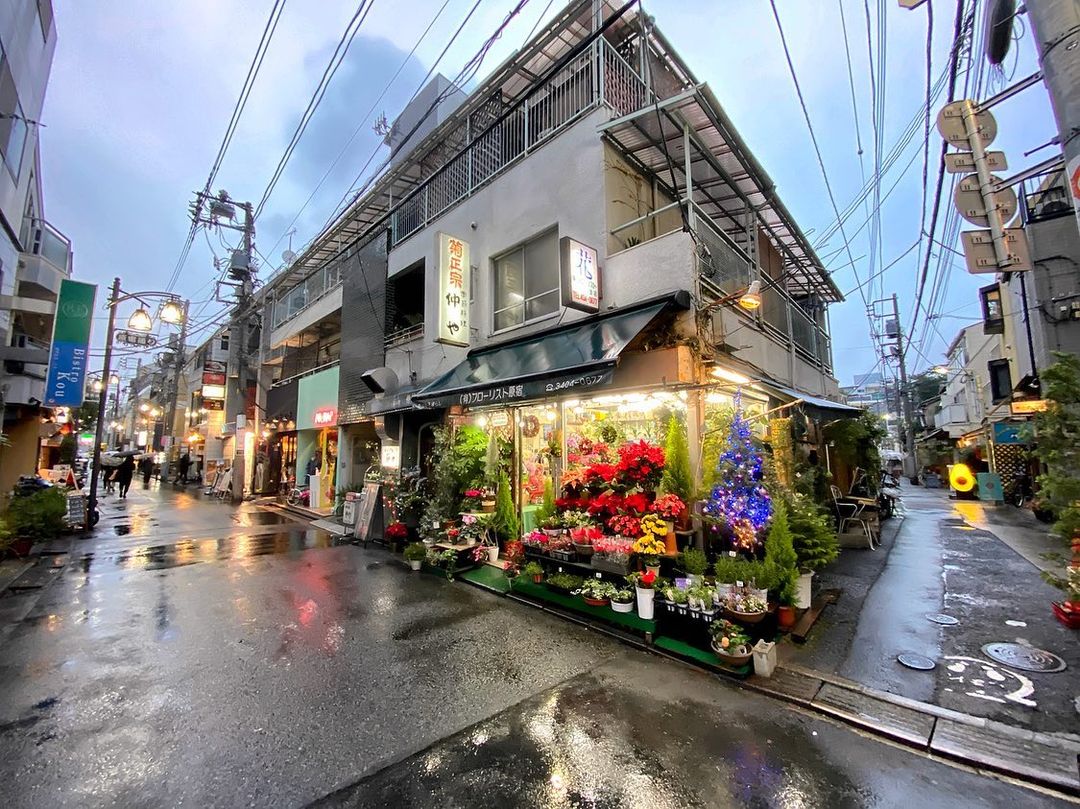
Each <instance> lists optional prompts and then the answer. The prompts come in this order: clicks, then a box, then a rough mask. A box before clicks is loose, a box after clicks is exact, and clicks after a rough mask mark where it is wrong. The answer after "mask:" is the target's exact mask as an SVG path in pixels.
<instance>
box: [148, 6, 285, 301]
mask: <svg viewBox="0 0 1080 809" xmlns="http://www.w3.org/2000/svg"><path fill="white" fill-rule="evenodd" d="M284 7H285V0H274V5H273V7H272V8H271V9H270V16H269V17H268V18H267V20H266V24H265V25H264V26H263V32H262V36H261V37H259V44H258V45H257V46H256V48H255V55H254V56H253V57H252V60H251V64H250V65H249V66H248V72H247V75H246V76H245V77H244V83H243V85H242V86H241V88H240V95H239V96H238V97H237V99H236V104H235V105H234V106H233V111H232V115H231V116H230V117H229V123H228V126H226V127H225V135H224V136H223V137H222V139H221V145H220V146H219V147H218V151H217V155H216V156H215V158H214V163H213V165H212V166H211V167H210V174H209V175H208V176H207V178H206V183H205V184H204V185H203V194H209V193H210V188H211V186H212V185H213V184H214V180H215V179H217V175H218V171H219V170H220V169H221V163H222V161H223V160H224V159H225V154H226V153H227V152H228V150H229V146H230V145H231V144H232V139H233V135H235V134H236V128H237V126H238V125H239V123H240V117H241V116H242V115H243V114H244V108H245V107H246V106H247V102H248V98H249V97H250V95H251V89H252V87H254V86H255V79H256V78H257V77H258V75H259V70H260V69H261V68H262V63H263V59H264V58H265V57H266V51H267V49H268V48H269V47H270V41H271V40H272V39H273V38H274V32H275V31H277V25H278V21H279V20H280V19H281V12H282V10H283V9H284ZM196 205H197V206H198V205H201V198H200V200H199V201H198V202H196ZM198 228H199V223H198V215H197V213H196V215H194V216H192V222H191V227H190V228H189V229H188V235H187V238H186V239H185V241H184V247H183V248H182V249H181V251H180V258H179V259H177V262H176V266H175V267H174V268H173V271H172V274H171V275H170V276H169V282H168V284H166V286H165V290H166V291H172V288H173V287H174V286H175V285H176V282H177V280H179V278H180V273H181V272H183V269H184V263H185V262H186V261H187V257H188V254H189V253H190V252H191V245H192V242H193V241H194V240H195V231H196V230H198Z"/></svg>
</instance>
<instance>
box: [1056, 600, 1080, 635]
mask: <svg viewBox="0 0 1080 809" xmlns="http://www.w3.org/2000/svg"><path fill="white" fill-rule="evenodd" d="M1050 606H1051V607H1052V608H1053V610H1054V617H1055V618H1057V619H1058V620H1059V621H1061V623H1063V624H1065V626H1067V627H1069V629H1080V603H1077V602H1075V601H1060V602H1059V601H1053V602H1051V604H1050Z"/></svg>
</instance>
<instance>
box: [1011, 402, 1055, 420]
mask: <svg viewBox="0 0 1080 809" xmlns="http://www.w3.org/2000/svg"><path fill="white" fill-rule="evenodd" d="M1046 406H1047V402H1046V399H1019V400H1018V401H1014V402H1011V403H1010V404H1009V410H1010V411H1011V412H1012V414H1013V415H1014V416H1027V415H1030V414H1031V413H1042V412H1044V411H1045V410H1046Z"/></svg>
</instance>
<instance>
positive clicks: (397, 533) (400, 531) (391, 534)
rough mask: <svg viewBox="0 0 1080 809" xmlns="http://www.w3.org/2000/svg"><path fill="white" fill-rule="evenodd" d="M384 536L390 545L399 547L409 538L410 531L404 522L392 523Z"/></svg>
mask: <svg viewBox="0 0 1080 809" xmlns="http://www.w3.org/2000/svg"><path fill="white" fill-rule="evenodd" d="M383 536H385V538H386V541H387V543H388V544H390V545H392V546H394V547H397V546H398V545H400V544H401V543H402V542H404V541H405V540H406V539H408V538H409V529H408V526H406V525H405V523H403V522H392V523H390V524H389V525H388V526H386V531H385V532H384V534H383Z"/></svg>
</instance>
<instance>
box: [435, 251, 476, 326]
mask: <svg viewBox="0 0 1080 809" xmlns="http://www.w3.org/2000/svg"><path fill="white" fill-rule="evenodd" d="M438 249H439V336H438V337H437V338H436V340H437V341H438V342H440V343H447V344H448V345H454V346H467V345H468V344H469V243H468V242H466V241H462V240H461V239H458V238H457V237H455V236H450V235H448V234H446V233H440V234H439V235H438Z"/></svg>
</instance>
